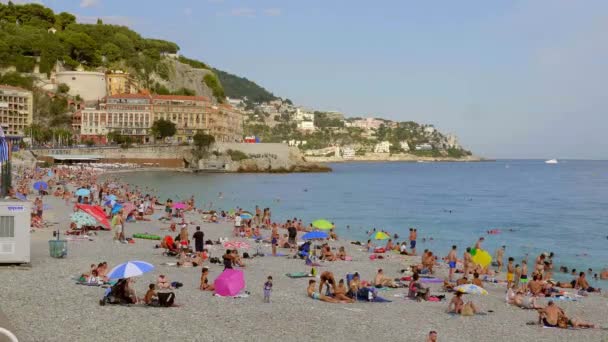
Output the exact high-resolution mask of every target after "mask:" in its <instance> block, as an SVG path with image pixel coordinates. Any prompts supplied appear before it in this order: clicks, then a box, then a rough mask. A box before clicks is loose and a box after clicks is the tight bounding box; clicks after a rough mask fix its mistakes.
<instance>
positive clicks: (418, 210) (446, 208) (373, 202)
mask: <svg viewBox="0 0 608 342" xmlns="http://www.w3.org/2000/svg"><path fill="white" fill-rule="evenodd" d="M331 166H332V168H333V170H334V171H333V172H332V173H305V174H186V173H177V172H144V173H137V174H124V175H121V176H120V177H121V178H122V179H123V180H125V181H127V182H129V183H131V184H135V185H139V186H148V187H151V188H154V192H155V193H157V194H160V195H161V198H162V199H163V200H164V199H166V198H173V199H176V198H182V199H185V198H188V197H190V196H191V195H194V196H195V198H196V200H197V205H199V206H200V205H201V204H203V205H204V207H206V208H213V209H225V210H228V209H230V208H234V207H235V206H240V207H243V208H246V209H249V210H253V208H254V207H255V205H259V206H260V207H261V208H265V207H270V208H271V209H272V215H273V219H274V220H278V219H280V220H285V219H288V218H293V217H297V218H302V219H303V220H304V222H307V223H308V222H311V221H312V220H314V219H318V218H325V219H328V220H330V221H333V222H335V224H336V225H337V232H338V234H339V235H341V236H342V237H346V238H349V239H359V240H367V238H368V236H367V234H366V232H367V231H369V230H370V229H372V228H377V229H384V230H388V231H389V232H391V233H397V234H399V236H400V238H399V239H397V240H401V239H402V238H407V233H408V230H409V227H416V228H417V229H418V236H419V237H418V248H417V249H418V251H421V250H423V249H425V248H429V249H431V250H433V251H434V252H435V253H436V254H439V255H441V256H444V255H446V254H447V253H448V251H449V248H450V246H451V245H453V244H455V245H457V246H458V247H459V254H461V253H462V251H463V250H464V248H465V247H467V246H471V245H473V244H474V243H475V241H476V240H477V239H478V238H479V237H480V236H485V237H486V242H485V243H484V246H483V247H484V249H486V250H488V251H490V253H492V254H493V253H494V251H495V249H496V248H497V247H499V246H501V245H505V246H506V248H507V249H506V253H505V256H513V257H516V261H517V262H518V263H519V262H520V261H521V259H522V258H525V257H526V256H528V259H529V262H533V260H534V259H535V257H536V256H537V255H538V254H539V253H541V252H545V251H546V252H554V253H555V258H554V261H555V268H556V273H557V270H558V268H559V266H560V265H566V266H568V267H569V268H573V267H575V268H576V269H577V270H582V269H583V268H584V269H585V270H586V269H587V268H593V271H594V273H595V272H599V271H600V269H601V268H604V267H607V266H608V248H607V247H608V161H570V160H564V161H560V163H559V164H556V165H549V164H545V163H544V161H542V160H499V161H496V162H480V163H347V164H333V165H331ZM150 191H152V190H150ZM347 226H350V228H349V229H347ZM490 229H499V230H501V233H500V234H496V235H488V234H487V231H488V230H490ZM423 238H424V239H425V241H423ZM431 239H432V240H431ZM565 279H569V277H566V278H565Z"/></svg>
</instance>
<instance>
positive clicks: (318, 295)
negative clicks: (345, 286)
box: [306, 275, 341, 303]
mask: <svg viewBox="0 0 608 342" xmlns="http://www.w3.org/2000/svg"><path fill="white" fill-rule="evenodd" d="M332 277H333V275H332ZM316 283H317V281H316V280H314V279H311V280H309V281H308V288H306V293H307V294H308V297H310V298H312V299H317V300H320V301H322V302H327V303H340V302H341V301H340V300H338V299H336V298H332V297H328V296H325V295H323V294H321V290H320V288H321V287H322V285H321V286H319V292H316V291H315V287H316V286H315V285H316Z"/></svg>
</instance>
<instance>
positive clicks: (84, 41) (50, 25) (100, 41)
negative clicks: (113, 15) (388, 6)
mask: <svg viewBox="0 0 608 342" xmlns="http://www.w3.org/2000/svg"><path fill="white" fill-rule="evenodd" d="M55 30H56V31H55ZM53 31H55V32H54V33H53ZM178 51H179V46H178V45H177V44H175V43H173V42H169V41H165V40H160V39H150V38H144V37H142V36H141V35H140V34H138V33H137V32H135V31H133V30H131V29H129V28H128V27H125V26H117V25H107V24H104V23H103V22H102V21H101V20H98V21H97V24H79V23H77V22H76V17H75V16H74V15H72V14H70V13H66V12H62V13H58V14H57V13H54V12H53V10H51V9H50V8H47V7H44V6H42V5H39V4H24V5H15V4H13V3H11V2H8V4H2V3H0V67H6V66H15V67H16V68H17V71H19V72H32V71H33V70H34V67H35V64H36V58H39V59H40V64H39V67H40V72H42V73H47V74H48V73H50V72H51V70H52V69H53V66H54V65H55V63H56V61H62V62H63V63H64V64H65V65H67V66H69V67H71V68H76V67H77V66H79V65H82V66H83V67H84V68H85V69H89V70H92V69H95V68H98V67H107V68H120V67H121V66H124V65H126V66H127V67H129V68H131V69H133V70H135V71H136V73H137V75H136V76H137V77H138V78H139V79H140V81H141V83H142V85H143V86H145V87H146V88H148V89H154V87H155V85H154V84H153V83H152V81H151V79H150V76H151V74H152V73H156V74H159V75H163V74H165V73H166V70H163V63H160V61H161V58H162V56H161V55H162V54H163V53H176V52H178ZM179 61H180V62H182V63H185V64H189V65H190V66H192V67H195V68H202V69H209V70H212V71H214V72H215V73H216V74H217V77H215V76H210V77H208V78H207V79H206V80H205V81H204V82H205V84H206V85H207V86H208V87H210V88H211V89H212V91H213V94H214V95H215V97H216V98H217V99H218V101H223V97H224V95H226V96H230V97H238V98H242V97H245V96H247V97H248V98H251V99H261V100H267V99H273V98H274V95H272V94H271V93H269V92H268V91H266V90H265V89H264V88H262V87H260V86H258V85H257V84H255V83H253V82H251V81H249V80H247V79H245V78H241V77H238V76H235V75H231V74H229V73H225V72H223V71H220V70H216V69H211V68H210V67H209V66H207V64H205V63H203V62H200V61H197V60H194V59H190V58H186V57H183V56H182V57H180V58H179ZM224 82H225V83H226V85H227V87H226V88H225V90H224V88H223V87H222V83H224Z"/></svg>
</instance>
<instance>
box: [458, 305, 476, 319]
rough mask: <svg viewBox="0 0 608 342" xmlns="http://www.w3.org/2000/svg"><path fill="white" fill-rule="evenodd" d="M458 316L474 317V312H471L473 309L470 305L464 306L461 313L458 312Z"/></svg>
mask: <svg viewBox="0 0 608 342" xmlns="http://www.w3.org/2000/svg"><path fill="white" fill-rule="evenodd" d="M460 315H462V316H473V315H475V312H473V308H472V307H471V305H469V304H465V305H464V306H463V307H462V311H461V312H460Z"/></svg>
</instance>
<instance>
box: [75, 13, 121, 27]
mask: <svg viewBox="0 0 608 342" xmlns="http://www.w3.org/2000/svg"><path fill="white" fill-rule="evenodd" d="M97 19H101V21H103V23H104V24H112V25H121V26H131V25H132V24H133V20H132V18H129V17H123V16H118V15H109V16H101V17H95V16H86V15H77V16H76V21H78V22H79V23H83V24H95V23H96V22H97Z"/></svg>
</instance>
